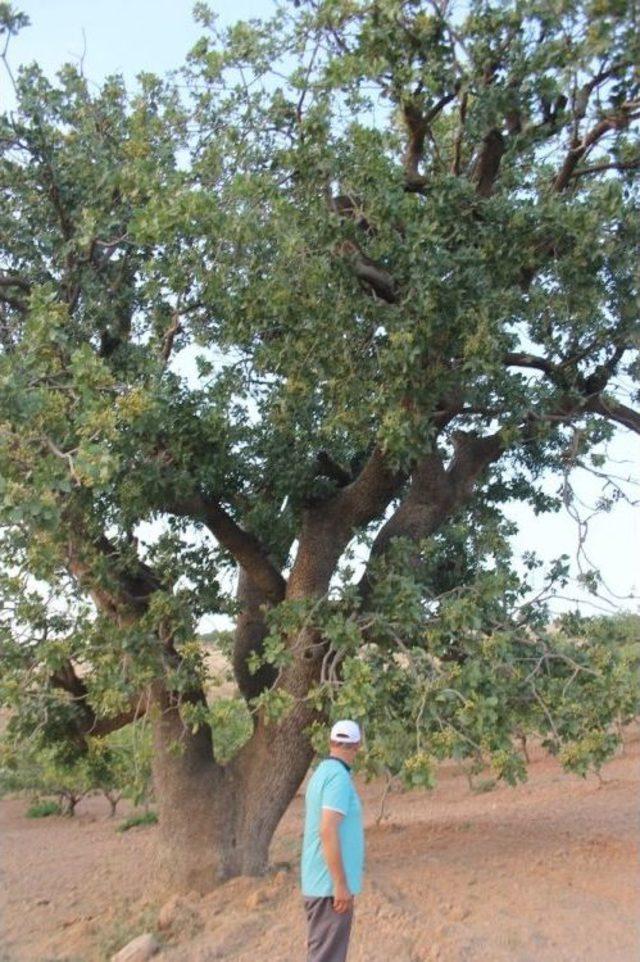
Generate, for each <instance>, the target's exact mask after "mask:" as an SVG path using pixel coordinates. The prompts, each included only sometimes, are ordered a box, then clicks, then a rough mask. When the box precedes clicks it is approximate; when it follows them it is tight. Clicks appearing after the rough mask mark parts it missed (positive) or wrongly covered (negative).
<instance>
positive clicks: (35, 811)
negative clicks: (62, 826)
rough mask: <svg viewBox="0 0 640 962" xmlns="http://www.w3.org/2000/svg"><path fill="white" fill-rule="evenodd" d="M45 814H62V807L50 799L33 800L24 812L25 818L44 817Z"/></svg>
mask: <svg viewBox="0 0 640 962" xmlns="http://www.w3.org/2000/svg"><path fill="white" fill-rule="evenodd" d="M47 815H62V809H61V808H60V806H59V805H58V803H57V802H54V801H52V800H51V799H49V800H45V801H42V802H34V803H33V804H32V805H30V806H29V808H28V809H27V812H26V817H27V818H46V816H47Z"/></svg>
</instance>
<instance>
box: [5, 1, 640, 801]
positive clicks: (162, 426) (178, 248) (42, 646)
mask: <svg viewBox="0 0 640 962" xmlns="http://www.w3.org/2000/svg"><path fill="white" fill-rule="evenodd" d="M196 16H197V17H198V19H199V21H200V23H201V24H202V28H203V36H202V39H201V40H200V41H199V42H198V43H197V44H196V46H195V47H194V49H193V50H192V51H191V52H190V54H189V56H188V58H187V61H186V64H185V65H184V67H183V68H182V69H181V70H180V71H178V72H176V74H175V75H173V76H170V77H167V78H159V77H156V76H153V75H150V74H141V75H140V76H139V78H138V85H137V88H136V90H135V92H133V93H128V92H127V90H126V89H125V85H124V83H123V80H122V78H121V77H119V76H115V75H114V76H112V77H109V78H108V79H107V80H106V81H105V82H104V83H103V84H102V85H101V86H100V87H99V89H96V88H95V86H94V85H92V84H91V83H89V81H88V79H87V78H86V77H85V76H84V75H83V72H82V69H81V68H80V67H78V66H72V65H67V66H65V67H64V68H63V69H62V70H61V71H60V73H59V74H58V75H57V78H56V80H55V81H51V80H49V79H48V78H47V77H46V76H45V74H44V72H43V71H42V69H41V68H40V67H39V66H38V65H36V64H33V65H30V66H26V67H22V68H20V70H19V71H17V72H15V95H16V106H15V109H13V110H11V111H9V112H5V113H4V114H3V115H2V117H1V118H0V148H1V157H0V196H1V199H2V203H1V205H0V405H1V422H0V520H1V523H2V536H1V537H2V540H1V542H0V550H1V552H2V558H3V564H2V571H3V574H2V579H3V584H2V592H3V598H4V603H3V612H4V622H3V627H2V633H3V634H2V648H3V653H4V657H5V662H4V668H3V682H2V684H3V698H4V700H5V701H7V702H9V703H11V704H13V705H14V707H15V708H16V711H17V716H16V719H15V720H14V725H15V726H16V728H20V729H21V730H24V731H33V730H34V729H39V730H41V731H44V732H45V733H47V735H48V737H49V738H50V739H51V740H53V741H55V740H61V739H66V740H67V741H69V739H71V743H72V744H73V746H75V748H76V749H77V748H78V747H81V746H82V743H83V740H84V738H85V736H86V735H87V733H92V734H93V735H96V734H98V735H99V734H104V733H107V732H109V731H112V730H114V729H116V728H118V727H121V726H122V725H123V724H126V723H128V722H129V721H131V720H133V719H134V718H136V717H138V716H139V715H140V714H142V713H143V712H144V711H145V710H146V708H147V707H148V698H147V697H146V696H145V692H146V691H147V689H148V686H149V685H150V684H151V683H152V682H155V681H157V679H159V678H160V679H162V683H163V685H164V686H166V688H167V689H168V690H169V691H170V692H172V693H173V695H174V696H176V697H177V698H178V701H179V702H180V705H181V711H182V716H183V718H184V719H185V720H187V721H188V722H189V723H190V724H191V725H192V726H193V730H194V731H196V730H197V729H198V727H200V726H205V727H206V726H211V725H212V724H213V727H214V730H215V724H214V723H213V719H212V715H211V705H209V704H208V703H207V701H206V698H205V697H204V694H203V679H204V667H203V651H202V646H201V645H200V643H199V642H198V641H197V639H195V632H196V626H197V624H198V622H199V620H200V619H201V618H202V617H203V616H204V615H209V614H212V613H228V614H230V615H232V616H235V617H237V623H238V630H237V633H236V638H235V642H234V644H233V645H231V646H230V647H229V653H230V655H231V658H232V661H233V665H234V670H235V674H236V679H237V682H238V686H239V689H240V692H241V695H242V697H243V698H244V699H245V700H246V704H247V706H248V707H249V708H250V710H251V712H252V714H253V716H254V725H255V726H258V725H260V724H262V721H265V722H266V721H268V720H269V719H271V720H272V723H273V725H274V726H277V724H278V722H279V720H280V719H282V718H284V717H285V716H286V713H287V712H289V711H291V710H292V707H293V706H295V705H299V704H300V703H301V702H302V703H304V704H305V705H308V706H309V710H310V711H311V708H314V709H317V710H318V711H321V710H326V709H327V705H330V704H331V703H334V704H335V706H336V708H337V709H340V710H344V711H347V710H348V711H349V712H350V713H351V714H352V715H353V716H354V717H360V718H365V719H367V720H368V721H369V722H370V725H371V729H370V730H371V745H370V747H371V749H372V754H371V755H370V760H371V764H373V762H374V761H375V757H376V752H378V756H379V757H384V758H385V759H386V760H387V762H388V763H389V764H391V760H392V759H393V758H396V759H397V758H400V756H402V758H403V759H405V762H406V764H405V768H404V771H405V772H406V773H407V774H408V777H409V778H410V779H413V781H414V782H415V783H426V782H428V779H429V777H430V776H429V774H428V773H429V759H430V758H431V757H432V756H433V755H434V754H436V755H438V754H439V755H443V754H447V753H451V752H455V751H457V752H458V753H459V754H471V755H472V754H474V753H476V752H478V751H482V750H484V749H487V750H489V751H490V752H491V753H492V757H493V759H494V762H495V764H496V765H497V767H498V768H499V769H500V770H501V774H506V775H507V776H508V777H510V778H512V779H513V778H515V777H517V773H518V772H520V771H521V768H522V759H521V757H520V756H519V755H518V753H517V752H516V751H515V749H513V750H512V747H511V741H510V738H511V734H512V733H513V731H514V730H516V729H517V727H518V726H519V725H524V724H526V723H527V720H529V721H531V723H532V725H533V727H537V729H538V730H540V731H542V732H544V733H545V734H546V735H548V737H549V739H550V744H554V745H555V747H556V748H558V747H559V745H560V744H561V743H563V742H566V743H570V742H571V743H574V744H575V743H577V741H576V740H579V739H582V742H581V745H582V748H581V749H580V751H581V752H582V754H581V755H580V760H581V761H580V764H582V762H583V761H584V758H585V757H589V758H591V759H595V760H596V761H597V760H598V759H599V758H601V757H603V755H602V753H603V752H605V749H606V750H610V749H611V745H612V743H611V740H610V736H609V735H608V734H607V726H608V725H609V723H610V722H611V721H612V720H613V719H614V718H616V717H618V715H623V716H625V717H628V715H629V714H633V713H634V711H635V708H634V702H633V698H632V696H631V694H630V693H629V691H628V689H627V688H626V687H625V684H624V683H623V679H624V678H625V677H627V676H626V673H627V672H628V671H629V670H630V666H631V665H632V662H633V659H632V654H631V650H630V649H628V650H627V649H625V651H626V653H625V654H624V657H622V656H621V655H620V649H619V648H616V647H615V646H613V648H612V649H611V650H610V651H609V654H608V655H607V654H606V652H605V651H604V648H603V644H604V643H603V642H601V641H599V642H598V643H597V644H596V645H595V647H592V646H590V645H586V644H585V645H583V646H582V647H580V646H578V647H577V648H576V646H575V644H574V643H573V642H574V641H575V638H576V637H577V636H579V635H580V629H578V628H576V630H575V631H573V630H572V632H571V633H569V634H567V633H566V632H565V633H564V634H563V632H562V631H561V632H555V633H553V632H551V633H550V632H549V630H548V625H547V621H548V618H547V612H546V611H545V609H544V607H543V606H542V607H541V606H540V605H536V604H535V603H534V602H532V601H531V600H530V599H529V595H528V593H527V592H528V589H527V584H526V579H525V580H524V581H523V579H521V578H518V577H517V575H516V573H515V571H514V566H513V560H512V557H511V549H510V546H509V537H510V535H511V534H512V533H513V530H514V529H513V525H512V524H511V523H509V522H508V521H507V520H506V517H505V514H504V508H505V505H507V504H509V503H511V502H513V501H518V500H519V501H523V502H528V503H530V504H531V505H533V507H534V508H535V510H536V511H537V512H541V511H553V510H557V509H558V508H559V506H560V501H561V499H560V498H559V497H550V496H549V495H548V494H546V493H545V492H544V490H543V485H542V482H543V480H544V478H545V477H547V476H548V474H549V472H556V473H557V474H558V476H559V477H562V476H563V475H566V473H567V471H568V470H570V469H571V468H572V467H574V466H576V465H579V464H585V465H591V466H592V467H596V468H598V469H601V468H604V469H605V470H606V465H603V464H602V455H601V453H600V449H599V448H598V447H597V446H598V445H599V444H600V442H602V441H603V440H606V439H608V438H610V437H611V436H612V434H613V432H614V431H617V430H624V431H627V432H635V433H639V432H640V413H639V412H638V410H637V409H635V408H634V407H633V403H634V399H635V400H637V393H636V394H635V395H634V392H636V384H637V379H638V372H639V368H638V360H637V348H638V239H639V236H640V218H639V217H638V202H639V192H638V170H639V168H640V144H639V142H638V133H637V126H638V125H637V121H638V118H639V117H640V80H639V78H638V73H637V64H638V62H640V56H639V53H640V51H639V50H638V43H639V41H638V36H639V34H638V31H637V29H634V17H635V16H636V13H635V6H634V4H633V3H631V2H627V0H580V2H578V3H576V2H571V3H569V2H567V0H533V2H527V3H523V2H520V0H496V2H486V0H472V2H470V3H468V4H464V5H460V7H459V8H457V9H454V7H453V5H452V4H451V3H449V2H448V0H432V2H423V0H420V2H418V0H414V2H410V0H371V2H359V0H295V2H294V3H293V4H282V5H278V6H276V7H274V10H273V14H272V16H270V17H268V18H266V19H263V20H257V19H256V20H251V21H246V22H240V23H237V24H235V25H234V26H232V27H230V28H224V29H223V28H220V27H218V25H217V22H216V19H215V17H214V15H213V14H212V13H211V11H210V10H209V9H208V8H207V7H206V5H204V4H198V5H197V6H196ZM0 19H1V22H2V24H3V26H2V29H3V31H4V33H5V34H6V39H7V41H8V39H9V38H10V36H11V34H12V33H13V32H15V31H16V30H18V29H20V28H21V27H22V26H24V18H21V17H20V15H19V14H17V13H16V11H15V10H12V9H10V8H9V7H8V5H7V4H1V5H0ZM5 49H6V48H5ZM184 358H188V359H189V362H188V364H185V363H184ZM629 393H631V395H632V397H631V399H630V397H629ZM147 523H152V527H148V525H147ZM355 557H357V558H364V570H363V571H362V573H360V570H359V568H358V565H357V564H356V563H355V561H354V558H355ZM530 563H531V565H532V566H534V565H535V564H536V562H535V560H534V559H530ZM229 572H236V573H238V574H239V581H238V590H237V594H236V597H235V598H230V597H229V592H228V591H227V590H226V588H225V584H226V582H225V577H226V576H227V574H228V573H229ZM563 577H566V569H565V568H564V567H563V565H562V563H560V562H559V563H558V564H557V565H556V566H555V568H554V569H553V570H552V571H551V572H550V578H551V579H553V578H556V579H557V578H563ZM574 627H575V626H574ZM571 639H573V640H571ZM634 657H635V656H634ZM621 658H622V660H621ZM625 659H626V660H625ZM307 661H311V662H312V663H313V664H314V665H317V667H316V668H315V669H314V671H315V674H313V672H311V674H310V673H309V671H310V669H309V670H308V669H307V668H305V667H304V666H305V664H306V662H307ZM81 668H82V671H80V669H81ZM217 717H218V720H219V721H221V718H220V715H218V716H217ZM300 717H301V718H302V717H304V718H305V720H306V722H307V723H308V724H309V726H310V727H309V730H310V731H312V732H313V731H315V729H314V724H316V723H317V722H318V719H321V718H322V717H324V716H323V715H322V714H320V715H318V716H315V715H313V714H312V713H311V714H309V715H308V716H306V715H305V716H300ZM314 719H315V721H314ZM221 723H222V721H221ZM376 726H377V727H376ZM256 730H257V729H256ZM377 731H379V732H380V739H381V740H380V742H379V744H378V743H376V742H375V738H374V736H375V734H376V732H377ZM256 737H257V736H256ZM594 738H595V741H593V739H594ZM588 739H591V740H592V741H591V742H590V743H589V744H591V748H589V747H588V744H587V743H588ZM607 739H609V741H607ZM214 741H215V734H214ZM318 744H319V743H318ZM385 746H386V747H385ZM585 746H586V747H585ZM605 754H606V752H605ZM407 759H408V761H407ZM393 764H394V765H395V766H396V768H399V767H401V765H402V761H401V760H400V761H397V764H396V762H394V763H393Z"/></svg>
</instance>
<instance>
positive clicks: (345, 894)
mask: <svg viewBox="0 0 640 962" xmlns="http://www.w3.org/2000/svg"><path fill="white" fill-rule="evenodd" d="M333 908H334V910H335V911H336V912H339V913H340V915H342V913H343V912H351V911H352V909H353V895H352V894H351V892H350V891H349V889H348V888H347V886H346V885H334V887H333Z"/></svg>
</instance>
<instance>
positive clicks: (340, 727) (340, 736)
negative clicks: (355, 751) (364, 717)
mask: <svg viewBox="0 0 640 962" xmlns="http://www.w3.org/2000/svg"><path fill="white" fill-rule="evenodd" d="M331 741H332V742H344V743H345V744H347V745H353V744H354V742H359V741H360V726H359V725H358V723H357V722H354V721H350V720H349V719H348V718H344V719H342V721H337V722H336V723H335V725H334V726H333V728H332V729H331Z"/></svg>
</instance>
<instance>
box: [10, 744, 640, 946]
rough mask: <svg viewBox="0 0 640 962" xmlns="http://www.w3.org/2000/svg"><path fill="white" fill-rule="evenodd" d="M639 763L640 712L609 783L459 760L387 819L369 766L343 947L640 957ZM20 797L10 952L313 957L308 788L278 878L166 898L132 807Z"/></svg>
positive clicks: (292, 811)
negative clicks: (301, 865) (120, 828)
mask: <svg viewBox="0 0 640 962" xmlns="http://www.w3.org/2000/svg"><path fill="white" fill-rule="evenodd" d="M639 760H640V730H639V729H638V728H637V727H636V728H634V729H633V730H631V731H629V732H628V733H627V738H626V745H625V750H624V753H623V754H621V755H620V756H618V757H617V758H615V759H614V760H613V761H612V762H610V763H609V764H608V765H607V766H606V767H605V769H604V770H603V777H604V780H605V781H604V784H600V782H599V781H598V779H597V778H596V777H595V776H593V775H591V776H589V777H588V778H587V779H586V780H585V779H582V778H579V777H577V776H573V775H566V774H564V773H563V772H562V771H561V769H560V768H559V766H558V764H557V762H556V761H555V760H554V759H551V758H549V757H547V756H545V755H544V754H543V752H542V751H541V750H540V749H534V751H533V755H532V765H531V768H530V778H529V781H528V782H527V783H526V784H525V785H521V786H518V787H517V788H515V789H512V788H509V787H508V786H499V787H497V788H494V789H493V790H491V791H485V792H478V793H475V792H472V791H471V790H470V788H469V785H468V783H467V780H466V778H465V777H464V774H463V773H462V772H461V771H460V770H459V769H458V768H456V766H455V765H452V764H447V765H444V766H443V767H442V771H441V773H440V780H439V783H438V787H437V788H436V790H435V791H433V792H430V793H426V794H425V793H420V792H411V793H398V792H394V793H391V794H390V795H388V796H387V799H386V812H387V815H386V817H385V818H383V819H382V821H380V823H379V824H376V817H377V815H378V811H379V807H380V798H381V795H382V792H383V786H382V784H381V783H375V782H372V783H370V784H368V785H367V784H365V783H364V782H363V780H361V779H360V778H357V779H356V781H357V787H358V791H359V792H360V794H361V797H362V799H363V803H364V807H365V814H366V833H367V873H366V884H365V889H364V891H363V893H362V895H360V896H359V897H358V898H357V899H356V914H355V921H354V929H353V935H352V941H351V950H350V954H349V962H389V960H394V962H435V960H438V962H506V960H509V962H632V960H633V959H636V958H640V933H639V930H638V926H637V918H638V914H637V913H638V905H639V904H640V903H639V902H638V896H639V895H640V867H639V862H638V857H637V854H638V834H639V831H638V830H639V824H638V798H640V793H639V791H638V788H639V782H640V766H639V764H638V763H639ZM303 787H304V786H303ZM26 807H27V801H26V800H25V799H20V798H7V799H4V800H2V801H1V802H0V818H1V831H2V881H3V893H4V894H3V903H4V904H3V924H2V947H1V948H0V962H27V960H28V962H53V960H56V962H62V960H64V962H102V960H107V959H110V958H111V957H112V955H113V954H114V953H115V952H117V951H118V950H119V949H121V948H122V947H123V946H124V945H126V944H127V943H128V942H129V941H130V940H131V939H132V938H134V937H135V936H137V935H139V934H141V933H143V932H152V933H154V935H155V937H156V938H157V939H158V941H159V943H160V945H161V951H160V952H159V954H158V955H156V956H155V958H157V959H158V960H159V962H212V960H215V959H225V960H236V962H256V960H258V959H260V960H269V962H303V960H304V958H305V955H306V953H305V940H306V923H305V919H304V915H303V911H302V904H301V900H300V896H299V892H298V887H297V883H298V875H297V872H298V858H299V851H300V835H301V829H302V817H303V798H302V795H301V794H299V795H298V796H296V798H295V799H294V800H293V801H292V803H291V805H290V807H289V809H288V811H287V813H286V815H285V818H284V819H283V821H282V822H281V824H280V826H279V828H278V831H277V833H276V836H275V838H274V842H273V845H272V852H271V857H272V863H273V865H274V868H273V870H272V871H271V873H270V874H269V875H268V876H267V877H265V878H263V879H250V878H240V879H234V880H232V881H230V882H228V883H227V884H225V885H223V886H221V887H220V888H219V889H217V890H216V891H214V892H212V893H210V894H209V895H207V896H206V897H203V898H199V897H197V896H196V897H192V898H187V899H173V900H171V901H170V902H169V903H166V904H158V903H157V902H154V901H153V899H151V898H150V897H149V895H148V893H147V886H148V882H149V879H148V872H147V866H148V864H149V858H150V852H151V850H152V846H153V843H154V835H155V832H156V831H157V829H156V827H155V826H146V827H140V828H136V829H132V830H130V831H128V832H126V833H123V834H118V833H117V832H116V831H115V828H116V824H117V823H118V821H119V820H120V819H121V818H122V817H124V816H125V815H127V814H129V812H130V809H128V808H127V806H126V805H121V807H120V808H119V810H118V816H117V818H116V820H115V822H114V820H113V819H110V818H108V803H107V802H106V800H105V799H102V798H99V797H92V798H89V799H86V800H85V801H83V802H81V803H80V805H79V806H78V809H77V816H76V817H75V818H74V819H64V818H59V817H49V818H46V819H36V820H32V819H27V818H25V817H24V812H25V809H26ZM288 866H289V867H288Z"/></svg>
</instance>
